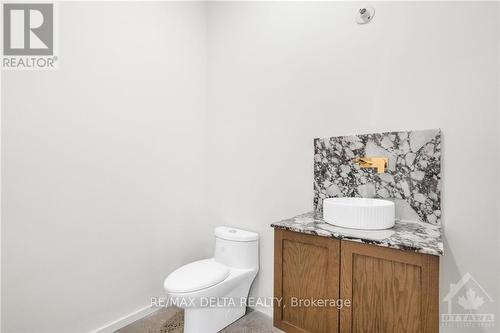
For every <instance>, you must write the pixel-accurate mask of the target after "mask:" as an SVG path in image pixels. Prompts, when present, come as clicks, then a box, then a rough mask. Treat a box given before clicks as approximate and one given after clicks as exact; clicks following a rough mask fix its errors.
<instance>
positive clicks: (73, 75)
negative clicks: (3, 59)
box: [2, 2, 212, 333]
mask: <svg viewBox="0 0 500 333" xmlns="http://www.w3.org/2000/svg"><path fill="white" fill-rule="evenodd" d="M59 20H60V29H59V39H60V40H59V45H60V67H59V69H58V70H56V71H51V72H40V71H36V72H4V73H3V78H2V97H3V98H2V125H3V127H2V138H3V140H2V141H3V145H2V160H3V165H2V178H3V184H2V185H3V188H2V191H3V195H2V198H3V215H2V222H3V223H2V237H3V238H2V254H3V257H2V264H3V266H2V280H3V281H2V282H3V285H2V291H3V292H4V293H3V295H2V311H3V319H4V320H3V329H2V332H50V333H55V332H63V333H69V332H89V331H91V330H93V329H96V328H98V327H99V326H102V325H105V324H106V323H108V322H110V321H113V320H115V319H117V318H119V317H121V316H125V315H128V314H130V313H131V312H133V311H136V310H138V309H140V308H142V307H145V306H147V305H149V301H150V299H149V297H150V296H155V295H161V294H162V293H163V290H162V289H163V288H162V285H163V279H164V278H165V276H166V275H167V274H168V272H170V271H172V270H173V269H175V268H176V267H178V266H179V265H181V264H183V263H185V262H187V261H190V260H193V259H194V258H197V257H204V256H207V255H209V253H210V251H211V247H212V242H211V239H207V237H206V232H208V231H207V228H206V227H205V225H204V221H205V218H204V215H203V207H204V200H203V198H204V196H203V193H204V186H205V185H204V182H205V175H204V172H205V171H204V170H205V167H204V156H203V151H204V146H203V142H204V124H205V105H206V91H205V81H206V75H205V74H206V71H205V69H206V52H205V51H206V48H205V45H206V38H205V36H206V16H205V5H204V4H199V3H183V4H179V3H143V2H137V3H133V2H127V3H96V2H94V3H86V4H84V3H60V7H59ZM193 224H195V225H197V228H196V229H195V228H192V227H190V226H191V225H193Z"/></svg>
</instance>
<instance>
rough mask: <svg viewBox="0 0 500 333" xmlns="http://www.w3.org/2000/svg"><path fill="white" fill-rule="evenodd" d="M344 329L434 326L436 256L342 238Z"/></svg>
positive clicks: (425, 332)
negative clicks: (346, 301) (344, 302)
mask: <svg viewBox="0 0 500 333" xmlns="http://www.w3.org/2000/svg"><path fill="white" fill-rule="evenodd" d="M341 248H342V258H341V262H342V264H341V281H340V297H341V298H342V299H350V300H351V303H352V305H351V307H344V308H343V309H342V310H341V311H340V332H343V333H358V332H360V333H366V332H370V333H391V332H394V333H401V332H405V333H411V332H422V333H433V332H436V333H437V332H439V310H438V306H439V304H438V303H439V292H438V286H439V278H438V274H439V273H438V272H439V258H438V257H436V256H432V255H426V254H420V253H414V252H405V251H401V250H395V249H389V248H383V247H378V246H374V245H368V244H361V243H354V242H350V241H342V243H341Z"/></svg>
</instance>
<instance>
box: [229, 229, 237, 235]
mask: <svg viewBox="0 0 500 333" xmlns="http://www.w3.org/2000/svg"><path fill="white" fill-rule="evenodd" d="M228 232H230V233H232V234H235V233H236V230H234V229H231V230H229V231H228Z"/></svg>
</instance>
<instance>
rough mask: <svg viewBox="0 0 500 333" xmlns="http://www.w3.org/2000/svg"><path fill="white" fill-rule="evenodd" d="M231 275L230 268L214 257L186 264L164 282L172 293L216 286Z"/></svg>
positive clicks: (167, 289) (166, 288)
mask: <svg viewBox="0 0 500 333" xmlns="http://www.w3.org/2000/svg"><path fill="white" fill-rule="evenodd" d="M228 276H229V268H227V267H226V266H224V265H222V264H220V263H218V262H216V261H215V260H214V259H204V260H198V261H195V262H192V263H190V264H187V265H184V266H182V267H180V268H178V269H177V270H175V271H174V272H172V274H170V275H169V276H168V277H167V278H166V279H165V283H164V287H165V290H166V291H167V292H172V293H188V292H193V291H197V290H201V289H205V288H209V287H211V286H214V285H216V284H218V283H220V282H221V281H223V280H225V279H226V278H227V277H228Z"/></svg>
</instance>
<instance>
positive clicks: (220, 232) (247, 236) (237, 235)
mask: <svg viewBox="0 0 500 333" xmlns="http://www.w3.org/2000/svg"><path fill="white" fill-rule="evenodd" d="M215 237H217V238H222V239H226V240H230V241H235V242H250V241H254V240H257V239H259V234H258V233H256V232H252V231H246V230H241V229H237V228H232V227H227V226H221V227H217V228H215Z"/></svg>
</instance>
